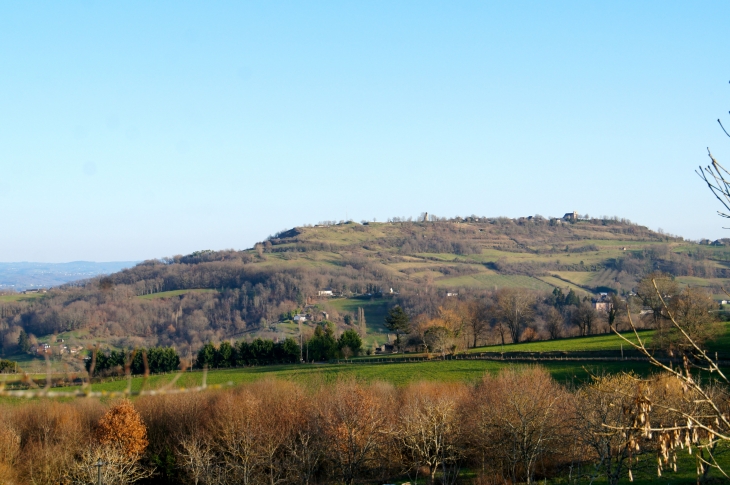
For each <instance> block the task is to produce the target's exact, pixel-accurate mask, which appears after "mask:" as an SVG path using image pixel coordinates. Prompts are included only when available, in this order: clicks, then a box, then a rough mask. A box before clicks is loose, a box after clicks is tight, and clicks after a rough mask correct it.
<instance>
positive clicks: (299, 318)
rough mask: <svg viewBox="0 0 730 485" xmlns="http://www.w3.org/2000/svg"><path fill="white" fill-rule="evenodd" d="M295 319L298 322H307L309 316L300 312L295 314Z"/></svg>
mask: <svg viewBox="0 0 730 485" xmlns="http://www.w3.org/2000/svg"><path fill="white" fill-rule="evenodd" d="M294 321H295V322H297V323H300V322H306V321H307V316H306V315H305V314H303V313H300V314H299V315H294Z"/></svg>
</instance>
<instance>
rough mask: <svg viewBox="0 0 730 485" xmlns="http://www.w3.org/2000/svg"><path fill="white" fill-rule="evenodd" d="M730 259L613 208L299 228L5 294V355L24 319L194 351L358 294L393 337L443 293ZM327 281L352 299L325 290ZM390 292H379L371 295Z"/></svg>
mask: <svg viewBox="0 0 730 485" xmlns="http://www.w3.org/2000/svg"><path fill="white" fill-rule="evenodd" d="M728 261H730V250H729V249H728V248H727V247H725V246H722V245H710V244H696V243H691V242H687V241H684V240H682V239H681V238H674V237H670V236H667V235H664V234H658V233H655V232H653V231H650V230H648V229H647V228H645V227H642V226H638V225H634V224H631V223H628V222H626V221H620V220H616V219H591V220H581V221H576V222H572V223H566V222H563V221H560V220H546V219H542V218H540V217H535V218H522V219H516V220H513V219H505V218H496V219H489V218H476V217H471V218H466V219H460V218H457V219H451V220H439V221H431V222H407V221H406V222H401V221H399V222H391V223H369V224H358V223H354V222H350V223H342V224H337V225H328V226H313V227H311V226H310V227H298V228H294V229H291V230H288V231H285V232H283V233H280V234H277V235H276V236H274V237H271V238H269V239H268V240H266V241H264V242H261V243H258V244H256V245H255V246H254V248H252V249H249V250H245V251H233V250H230V251H198V252H195V253H193V254H190V255H187V256H174V257H171V258H166V259H163V260H151V261H145V262H143V263H140V264H138V265H136V266H135V267H133V268H129V269H126V270H123V271H120V272H117V273H114V274H112V275H110V276H108V277H104V278H94V279H91V280H87V281H85V282H82V283H79V284H75V285H66V286H62V287H59V288H56V289H53V290H52V291H49V292H48V293H47V294H45V295H43V296H41V297H38V298H35V299H26V300H23V299H18V298H14V297H12V295H11V296H10V297H0V335H2V338H3V349H4V351H5V352H6V354H10V353H12V352H13V351H14V350H13V349H14V346H15V345H16V342H17V337H18V335H19V332H20V330H21V329H24V330H25V331H26V332H28V333H32V334H34V335H36V336H37V337H41V338H42V337H43V336H46V337H45V338H46V339H48V336H51V335H53V334H63V335H64V336H65V337H67V338H70V339H71V340H73V341H78V342H82V343H83V342H94V343H102V344H108V345H112V346H122V347H128V346H139V345H175V346H177V347H178V348H180V349H194V348H197V347H198V346H200V345H201V344H202V343H204V342H206V341H208V340H222V339H226V338H232V337H235V338H253V337H255V336H264V337H269V338H276V337H283V336H286V335H294V334H297V333H298V329H297V328H296V327H295V326H294V325H293V324H288V323H285V322H286V320H287V319H288V318H289V317H290V316H291V315H292V314H294V313H297V312H300V311H304V310H305V308H306V311H307V312H309V313H310V314H313V315H314V316H315V317H316V316H319V315H321V312H322V311H325V312H327V318H328V319H330V320H333V321H335V323H337V324H338V325H339V326H340V327H341V328H344V327H345V317H346V316H347V315H351V316H354V313H355V311H356V309H357V308H358V307H360V306H362V307H364V309H365V312H366V313H365V316H366V319H367V323H368V332H369V333H371V334H372V335H370V336H369V337H372V338H370V340H371V341H373V342H375V341H382V340H383V339H384V338H385V331H384V329H383V327H382V316H383V314H384V312H385V309H386V308H387V306H388V305H392V304H394V303H395V302H396V301H399V302H408V303H409V304H410V305H412V306H413V305H416V306H419V312H426V313H428V312H431V311H433V310H434V309H435V308H436V305H437V304H438V301H440V299H441V298H443V297H445V295H446V293H447V292H450V293H460V294H462V295H464V294H473V295H474V296H478V295H479V294H480V293H482V292H485V291H490V290H494V289H495V288H503V287H525V288H531V289H533V290H538V291H544V292H550V291H552V290H553V289H554V288H556V287H559V288H564V289H566V288H567V289H573V290H574V291H576V292H578V293H579V294H583V295H588V294H590V293H595V292H598V291H616V292H618V293H625V292H628V291H630V290H631V289H632V288H633V287H634V286H635V284H636V281H637V279H638V278H640V277H641V276H642V275H644V274H646V273H648V272H650V271H653V270H657V269H659V270H663V271H668V272H670V273H672V274H675V275H677V279H678V281H679V282H680V283H683V284H691V285H693V286H706V287H708V288H710V290H711V291H713V292H715V293H719V291H720V290H719V288H720V287H721V286H724V285H726V284H727V282H728V278H730V272H729V271H730V269H729V268H728ZM326 288H327V289H331V290H332V291H333V292H334V294H335V295H338V296H339V297H340V298H347V299H353V298H354V299H353V300H348V303H342V302H340V303H337V302H333V301H331V299H330V298H326V297H319V296H318V293H319V291H321V290H324V289H326ZM391 290H392V292H391ZM381 295H382V296H383V297H384V299H383V300H377V301H375V303H377V304H373V302H372V301H371V302H370V304H368V305H365V304H364V300H363V299H366V300H368V301H370V300H371V299H372V298H375V297H380V296H381ZM358 298H359V299H360V300H358ZM359 302H363V304H362V305H360V303H359ZM306 330H307V329H305V331H306ZM309 330H311V327H310V329H309Z"/></svg>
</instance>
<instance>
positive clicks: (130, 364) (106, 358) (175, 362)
mask: <svg viewBox="0 0 730 485" xmlns="http://www.w3.org/2000/svg"><path fill="white" fill-rule="evenodd" d="M85 365H86V370H87V371H88V372H89V373H90V374H94V375H108V374H123V373H125V372H126V371H127V369H129V371H130V372H131V373H132V374H135V375H140V374H145V373H147V372H150V373H153V374H157V373H162V372H174V371H176V370H178V369H179V368H180V356H179V355H178V354H177V351H176V350H175V349H174V348H172V347H151V348H149V349H144V348H142V349H136V350H130V351H124V350H111V351H98V352H96V351H94V352H91V353H90V354H89V356H88V357H86V359H85Z"/></svg>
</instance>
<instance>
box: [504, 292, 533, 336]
mask: <svg viewBox="0 0 730 485" xmlns="http://www.w3.org/2000/svg"><path fill="white" fill-rule="evenodd" d="M534 304H535V298H534V295H533V294H532V292H530V291H529V290H525V289H523V288H504V289H501V290H500V291H499V292H498V293H497V312H498V319H499V321H500V322H504V324H505V325H506V326H507V329H508V330H509V334H510V336H511V337H512V342H514V343H517V342H519V341H520V335H522V330H523V329H524V328H525V327H526V326H527V324H528V323H530V322H531V321H532V318H533V313H534V312H533V305H534ZM502 343H503V344H504V336H502Z"/></svg>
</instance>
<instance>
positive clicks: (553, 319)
mask: <svg viewBox="0 0 730 485" xmlns="http://www.w3.org/2000/svg"><path fill="white" fill-rule="evenodd" d="M654 281H656V282H657V285H658V286H659V288H660V293H661V294H662V296H663V298H659V297H658V296H657V294H656V289H655V288H654V286H653V285H654V283H653V282H654ZM662 300H664V301H662ZM604 301H605V303H607V306H606V308H605V309H601V310H597V309H596V308H594V305H593V303H592V301H591V299H590V298H589V297H588V296H583V297H580V296H579V295H578V294H577V293H576V292H575V291H574V290H572V289H571V290H569V291H568V292H567V293H564V292H563V291H562V290H561V289H559V288H556V289H555V290H554V291H553V292H552V293H550V294H544V293H540V292H536V291H532V290H528V289H524V288H502V289H498V290H496V291H491V292H490V291H487V292H478V293H475V292H463V293H460V294H459V295H458V296H455V297H444V296H442V295H437V294H433V293H429V292H428V291H422V292H421V294H420V295H419V296H418V298H417V299H416V298H412V297H411V296H410V295H405V296H401V297H400V298H399V303H400V307H402V311H403V312H404V313H405V314H406V315H405V318H406V319H407V320H408V323H407V324H406V325H404V326H402V328H401V330H398V329H397V328H396V327H392V326H391V327H390V328H391V331H393V332H394V333H396V334H397V338H398V340H399V341H400V336H401V335H405V337H406V338H405V345H406V346H407V347H409V348H411V349H414V350H416V349H418V348H424V347H425V348H426V349H428V350H430V351H432V352H438V353H446V352H455V351H459V350H463V349H466V348H469V347H476V346H478V345H483V344H486V343H492V344H495V343H501V344H507V343H515V342H524V341H532V340H546V339H555V338H560V337H566V336H573V335H591V334H596V333H607V332H610V331H611V328H612V327H613V328H616V329H619V330H628V329H629V321H628V319H629V312H631V314H633V316H634V323H635V324H636V325H637V326H639V327H640V328H655V329H658V330H659V332H658V333H657V337H656V338H655V339H654V340H653V341H652V345H654V346H657V347H659V348H665V349H667V348H674V349H676V348H677V347H678V346H679V345H680V342H681V339H682V337H683V335H681V333H680V332H679V331H678V330H677V329H676V328H671V325H670V324H669V323H670V318H669V314H670V313H671V314H673V315H675V316H676V318H677V320H678V322H679V323H680V324H681V325H682V327H683V328H684V329H685V331H686V332H687V333H688V334H689V335H690V336H691V337H692V338H693V339H695V340H696V341H697V342H699V343H704V342H705V341H707V340H710V339H712V338H714V337H716V336H717V335H718V332H719V331H720V326H719V315H718V313H716V312H713V311H712V310H715V309H716V308H717V304H716V303H715V302H714V301H713V299H712V295H711V294H710V292H709V291H708V290H706V289H703V288H695V287H692V288H680V286H679V285H678V284H677V283H676V281H675V280H674V278H673V277H672V276H671V275H669V274H667V273H661V272H654V273H650V274H649V275H647V276H645V277H644V278H643V279H642V280H641V281H640V282H639V283H638V285H637V294H636V295H633V296H629V297H628V298H627V299H625V300H624V299H621V298H620V297H619V296H618V295H616V294H615V293H614V294H610V295H608V296H607V297H606V298H605V300H604ZM665 303H666V307H665V305H664V304H665ZM400 307H396V308H399V311H400ZM642 310H649V311H642ZM386 325H390V324H389V323H388V320H387V319H386Z"/></svg>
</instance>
